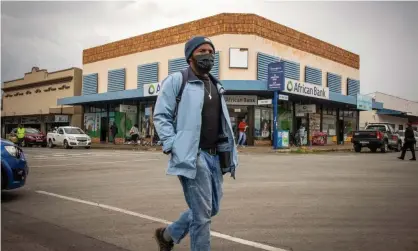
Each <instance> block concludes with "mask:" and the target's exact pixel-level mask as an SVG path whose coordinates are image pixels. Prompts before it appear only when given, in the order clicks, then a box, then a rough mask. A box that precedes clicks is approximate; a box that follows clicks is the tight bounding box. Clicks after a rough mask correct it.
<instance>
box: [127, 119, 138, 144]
mask: <svg viewBox="0 0 418 251" xmlns="http://www.w3.org/2000/svg"><path fill="white" fill-rule="evenodd" d="M129 134H130V135H131V142H132V143H133V144H137V143H138V138H139V129H138V124H135V125H134V126H132V128H131V130H130V131H129Z"/></svg>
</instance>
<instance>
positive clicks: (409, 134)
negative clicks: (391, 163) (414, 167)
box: [398, 123, 417, 160]
mask: <svg viewBox="0 0 418 251" xmlns="http://www.w3.org/2000/svg"><path fill="white" fill-rule="evenodd" d="M416 143H417V141H416V139H415V135H414V130H413V129H412V124H411V123H408V127H407V128H406V129H405V142H404V144H403V148H402V154H401V156H400V157H398V159H401V160H403V159H404V158H405V154H406V151H407V150H408V149H409V150H411V153H412V159H410V160H417V159H416V158H415V144H416Z"/></svg>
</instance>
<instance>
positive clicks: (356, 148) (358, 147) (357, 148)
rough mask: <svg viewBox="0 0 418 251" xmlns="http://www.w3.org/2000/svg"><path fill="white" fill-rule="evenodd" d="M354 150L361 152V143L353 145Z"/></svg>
mask: <svg viewBox="0 0 418 251" xmlns="http://www.w3.org/2000/svg"><path fill="white" fill-rule="evenodd" d="M354 151H355V152H356V153H359V152H361V145H354Z"/></svg>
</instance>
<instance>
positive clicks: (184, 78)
mask: <svg viewBox="0 0 418 251" xmlns="http://www.w3.org/2000/svg"><path fill="white" fill-rule="evenodd" d="M180 72H181V76H182V81H181V87H180V90H179V92H178V93H177V97H176V108H175V110H174V117H175V118H176V117H177V112H178V108H179V104H180V101H181V97H182V95H183V91H184V87H185V86H186V84H187V72H188V71H187V69H184V70H181V71H180Z"/></svg>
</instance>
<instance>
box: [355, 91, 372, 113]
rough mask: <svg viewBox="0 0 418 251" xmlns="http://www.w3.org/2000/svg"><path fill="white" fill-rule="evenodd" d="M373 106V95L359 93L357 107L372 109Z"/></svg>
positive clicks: (364, 109) (365, 109)
mask: <svg viewBox="0 0 418 251" xmlns="http://www.w3.org/2000/svg"><path fill="white" fill-rule="evenodd" d="M372 107H373V100H372V97H369V96H367V95H361V94H357V109H359V110H363V111H371V110H372Z"/></svg>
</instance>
